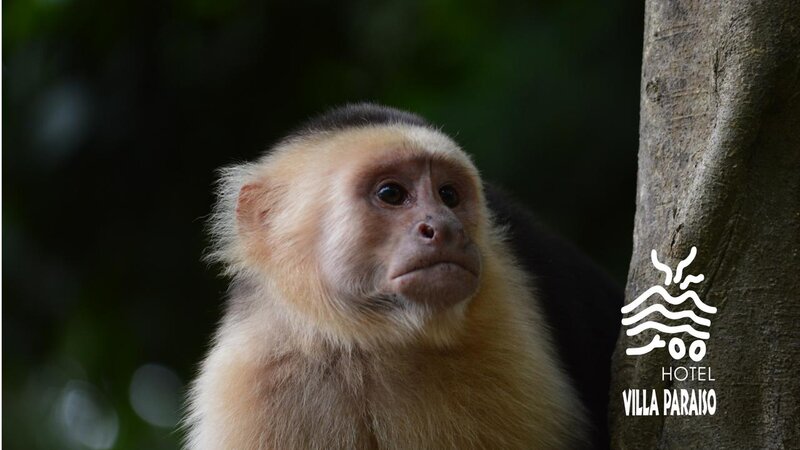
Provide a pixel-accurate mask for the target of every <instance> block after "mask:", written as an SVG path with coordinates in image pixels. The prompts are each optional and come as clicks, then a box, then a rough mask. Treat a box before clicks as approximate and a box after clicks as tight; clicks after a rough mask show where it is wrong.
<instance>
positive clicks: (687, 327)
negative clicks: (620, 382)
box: [622, 247, 717, 361]
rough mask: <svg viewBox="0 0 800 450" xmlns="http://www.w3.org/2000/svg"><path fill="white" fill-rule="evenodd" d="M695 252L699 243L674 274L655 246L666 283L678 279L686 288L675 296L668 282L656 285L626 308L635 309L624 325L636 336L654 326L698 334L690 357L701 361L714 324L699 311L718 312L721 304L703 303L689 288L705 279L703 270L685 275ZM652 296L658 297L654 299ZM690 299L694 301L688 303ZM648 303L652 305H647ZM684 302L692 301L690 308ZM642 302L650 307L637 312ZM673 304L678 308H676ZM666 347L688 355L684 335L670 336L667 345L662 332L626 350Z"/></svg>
mask: <svg viewBox="0 0 800 450" xmlns="http://www.w3.org/2000/svg"><path fill="white" fill-rule="evenodd" d="M695 256H697V247H692V250H691V251H690V252H689V256H687V257H686V259H684V260H682V261H681V262H680V263H678V267H677V268H676V269H675V276H674V277H673V276H672V269H671V268H670V267H669V266H668V265H666V264H664V263H662V262H660V261H659V260H658V255H657V254H656V251H655V249H653V250H652V251H651V252H650V259H651V260H652V262H653V266H654V267H655V268H656V269H658V270H660V271H662V272H664V275H665V278H664V286H669V285H670V283H675V284H676V285H678V286H679V287H680V290H681V291H683V292H682V293H681V294H680V295H679V296H677V297H673V296H672V295H670V294H669V292H667V290H666V289H664V286H661V285H655V286H653V287H651V288H650V289H648V290H646V291H644V293H642V294H641V295H640V296H638V297H636V299H635V300H634V301H632V302H630V303H629V304H627V305H625V306H624V307H623V308H622V314H629V313H631V315H629V316H627V317H623V318H622V325H624V326H627V327H631V328H628V330H627V331H626V332H625V333H626V334H627V335H628V336H636V335H637V334H639V333H641V332H643V331H645V330H651V329H652V330H657V331H658V332H659V333H664V334H678V333H686V334H688V335H690V336H692V337H694V338H696V339H695V340H693V341H692V342H691V343H690V344H689V348H688V353H689V357H690V358H691V359H692V360H693V361H701V360H702V359H703V357H704V356H705V355H706V343H705V341H706V340H708V338H709V337H710V334H709V332H708V328H709V327H710V326H711V320H710V319H708V318H707V317H703V316H702V315H699V314H698V312H700V313H701V314H702V313H705V314H716V312H717V308H715V307H713V306H709V305H707V304H705V303H703V301H702V300H700V297H698V295H697V293H696V292H695V291H693V290H691V289H687V288H689V286H690V285H691V284H696V283H700V282H702V281H703V279H704V277H703V274H697V275H686V276H685V277H684V276H683V272H684V270H685V269H686V268H687V267H688V266H689V264H691V263H692V261H694V258H695ZM679 283H680V284H679ZM652 298H655V300H651V299H652ZM659 298H660V299H662V300H664V302H666V305H669V306H670V307H669V308H668V307H667V306H665V304H664V303H660V302H658V299H659ZM687 300H691V301H692V302H691V303H687ZM648 303H649V306H647V304H648ZM684 304H689V305H690V306H689V308H683V309H681V308H682V305H684ZM641 305H644V306H646V307H644V308H642V309H640V310H639V311H638V312H635V310H637V308H639V307H640V306H641ZM673 306H674V307H676V309H672V307H673ZM664 319H668V320H664ZM645 320H646V321H645ZM662 322H667V323H662ZM687 322H688V323H687ZM637 324H638V325H637ZM664 347H668V350H669V354H670V356H672V358H673V359H676V360H680V359H683V357H684V356H686V353H687V347H686V343H684V341H683V339H681V338H680V337H673V338H672V339H670V340H669V346H667V343H666V342H665V341H664V340H663V339H661V335H660V334H656V335H655V336H653V339H652V340H651V341H650V343H649V344H647V345H644V346H642V347H632V348H628V349H626V350H625V353H626V354H628V355H630V356H639V355H645V354H647V353H650V352H651V351H653V350H654V349H656V348H664Z"/></svg>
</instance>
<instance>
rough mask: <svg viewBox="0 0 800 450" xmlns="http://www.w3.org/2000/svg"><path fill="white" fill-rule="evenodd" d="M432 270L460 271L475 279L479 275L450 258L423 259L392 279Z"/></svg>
mask: <svg viewBox="0 0 800 450" xmlns="http://www.w3.org/2000/svg"><path fill="white" fill-rule="evenodd" d="M432 269H441V270H443V271H452V270H454V269H455V270H460V271H464V272H467V273H469V274H470V275H472V276H473V277H477V276H478V273H477V270H476V269H473V268H471V267H469V265H467V264H465V263H462V262H460V261H456V260H455V259H450V258H435V259H430V258H429V259H423V260H421V261H418V262H417V263H416V264H414V265H412V266H410V267H408V268H406V269H404V270H402V271H400V273H399V274H397V275H395V276H393V277H391V278H392V279H393V280H397V279H400V278H404V277H406V276H409V275H413V274H416V273H419V272H423V271H428V270H432Z"/></svg>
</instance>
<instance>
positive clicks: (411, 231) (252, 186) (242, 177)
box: [218, 124, 489, 336]
mask: <svg viewBox="0 0 800 450" xmlns="http://www.w3.org/2000/svg"><path fill="white" fill-rule="evenodd" d="M236 170H238V173H236V174H234V175H235V176H229V177H228V179H229V180H231V183H232V184H233V186H229V187H228V189H229V190H231V187H233V188H236V187H237V186H238V190H237V191H236V192H235V194H230V195H229V197H230V198H229V200H231V202H230V203H231V204H235V214H229V215H234V216H235V217H236V221H235V223H233V224H229V226H228V227H227V230H228V231H227V232H228V234H230V235H232V236H230V238H229V239H228V240H227V244H228V245H227V248H228V250H227V255H228V259H229V261H228V262H229V263H230V266H231V267H232V268H233V271H234V272H246V273H247V274H248V276H257V277H261V278H262V280H264V279H265V280H266V281H268V284H269V285H271V286H274V287H275V289H276V290H277V291H278V292H279V293H280V294H279V295H278V297H280V300H275V301H283V302H285V303H286V304H287V305H288V306H289V309H290V310H291V311H293V312H294V313H297V314H299V315H301V316H302V317H304V318H306V319H310V320H311V321H312V322H313V323H314V326H316V327H318V328H320V329H327V328H334V329H335V330H336V331H335V334H336V335H337V336H342V335H347V334H348V333H349V334H351V335H358V334H359V333H360V330H363V329H367V328H368V329H369V332H368V333H365V335H369V336H376V335H380V334H381V332H380V331H384V332H386V331H390V332H393V333H394V334H398V332H400V333H399V334H401V335H407V334H408V333H407V332H409V331H411V332H417V333H418V332H420V331H421V330H423V329H424V328H426V325H429V324H430V323H431V322H437V320H438V322H441V320H439V319H442V318H443V317H447V318H449V319H448V320H450V321H451V322H452V321H453V320H456V319H454V317H455V316H457V315H458V314H459V311H460V312H462V313H463V310H464V309H465V307H466V305H467V303H468V302H469V300H470V299H471V298H472V297H473V296H474V295H475V294H476V292H477V291H478V290H479V287H480V280H481V270H482V257H483V255H482V251H481V249H482V248H485V245H484V242H486V240H487V237H486V233H487V232H488V229H489V227H488V224H487V223H488V218H487V217H488V212H487V208H486V205H485V201H484V198H483V189H482V185H481V180H480V177H479V175H478V172H477V170H476V169H475V166H474V165H473V164H472V162H471V161H470V159H469V157H468V156H467V155H466V154H465V153H464V152H463V151H461V150H460V149H459V148H458V146H457V145H456V144H455V143H454V142H453V141H452V140H451V139H450V138H449V137H447V136H446V135H444V134H442V133H440V132H438V131H436V130H433V129H431V128H429V127H426V126H412V125H408V124H382V125H370V126H361V127H347V128H344V129H339V130H329V131H325V132H316V133H307V134H304V135H300V136H294V137H292V138H290V139H288V140H286V141H284V142H283V143H281V144H279V145H278V146H277V147H276V148H275V149H273V151H271V152H270V153H268V154H267V155H266V156H265V157H264V158H262V159H261V160H260V161H259V162H257V163H255V164H251V165H247V166H245V167H239V168H237V169H236ZM223 179H225V177H223ZM223 188H225V186H223ZM223 198H224V196H223ZM218 229H220V230H223V231H225V229H223V227H218ZM231 231H232V232H231ZM219 234H220V233H218V235H219ZM223 238H224V236H223ZM223 249H224V248H223ZM376 327H378V328H380V329H382V330H378V332H377V333H376V330H375V329H374V328H376ZM342 328H345V330H344V333H343V330H342ZM412 334H413V333H412Z"/></svg>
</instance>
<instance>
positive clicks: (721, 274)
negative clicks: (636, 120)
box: [610, 0, 800, 449]
mask: <svg viewBox="0 0 800 450" xmlns="http://www.w3.org/2000/svg"><path fill="white" fill-rule="evenodd" d="M643 53H644V57H643V66H642V87H641V123H640V147H639V172H638V187H637V194H636V202H637V207H636V219H635V230H634V244H633V255H632V259H631V266H630V270H629V274H628V284H627V287H626V293H625V295H626V304H629V303H631V302H634V300H635V299H637V297H639V296H640V295H642V294H643V293H645V292H646V291H648V289H649V288H651V287H653V286H656V285H660V286H663V287H664V288H665V289H666V290H667V291H668V292H669V294H671V295H672V296H674V297H673V298H675V299H677V298H679V297H680V294H682V293H684V292H686V291H687V290H694V291H695V292H696V293H697V294H698V299H700V300H701V301H702V302H703V303H705V304H707V305H710V306H711V307H715V308H716V309H717V310H716V313H713V314H710V313H707V312H702V311H701V310H699V309H698V308H697V307H696V306H695V305H696V303H695V304H694V305H693V304H692V303H693V301H692V300H691V299H690V298H689V299H687V300H686V301H685V302H683V303H681V304H678V305H676V304H671V303H667V302H663V301H661V299H662V298H664V297H663V296H658V295H653V296H651V297H649V299H647V300H646V301H645V302H644V303H642V304H641V306H638V307H637V308H635V309H633V311H631V312H628V313H626V314H624V315H623V316H624V317H631V316H632V315H634V314H636V313H638V312H640V311H641V310H643V309H644V308H645V307H646V306H648V305H650V304H652V303H654V302H657V303H661V304H662V305H664V306H665V307H667V309H669V310H671V311H679V310H686V309H692V310H693V311H695V312H696V313H697V314H698V315H702V316H703V317H705V318H707V319H709V320H710V321H711V325H710V326H702V325H698V324H696V323H693V322H692V320H691V319H686V318H685V317H682V318H680V319H674V320H672V319H667V318H665V317H664V316H663V315H660V314H659V313H653V314H652V315H648V316H647V319H645V320H653V321H657V322H661V323H662V324H667V325H672V326H675V325H683V324H690V325H692V326H693V328H695V329H697V330H700V331H705V332H708V333H709V335H710V337H708V338H707V339H698V338H696V337H693V336H691V335H689V334H688V333H686V332H681V333H678V334H670V333H669V332H664V331H663V330H654V329H646V330H645V331H642V332H640V333H638V334H637V333H632V335H629V332H630V331H635V330H634V329H633V327H635V326H636V325H638V323H637V324H636V325H631V326H625V325H624V324H623V329H622V332H621V334H620V338H619V340H618V342H617V349H616V353H615V355H614V363H613V371H612V376H613V381H612V389H611V405H610V412H611V430H612V446H613V447H614V448H630V449H643V448H679V449H684V448H735V449H740V448H752V449H755V448H798V446H800V2H797V1H796V0H769V1H767V0H765V1H750V2H748V1H726V0H713V1H712V0H709V1H656V0H648V1H647V5H646V11H645V36H644V52H643ZM692 247H696V248H697V255H696V258H694V261H693V262H692V263H691V264H690V265H689V266H688V267H686V268H685V269H684V272H685V273H686V274H700V273H702V274H704V277H705V278H704V281H702V282H699V283H696V284H690V285H689V286H688V287H686V288H685V289H682V286H681V283H676V282H674V279H673V280H672V282H670V283H669V284H668V285H667V283H666V281H665V273H666V272H665V271H661V270H658V269H657V268H655V267H654V264H653V263H652V262H651V250H655V251H656V253H657V258H658V260H660V262H661V263H665V264H666V265H667V266H670V267H671V268H672V274H676V266H677V265H678V263H679V262H680V261H681V260H683V259H684V258H686V257H687V255H689V253H690V250H691V248H692ZM684 279H685V278H684ZM643 322H644V321H643ZM643 322H642V323H643ZM656 334H659V335H660V337H661V338H662V339H663V341H665V342H666V343H669V342H670V340H671V339H672V338H679V339H681V340H682V341H683V342H684V343H685V344H686V348H687V349H689V348H690V343H691V342H693V341H695V340H697V341H702V342H704V343H705V344H706V353H705V355H704V356H703V357H702V358H700V360H699V361H695V360H693V359H692V358H690V357H689V356H688V355H687V356H684V357H682V358H679V359H675V356H677V355H678V354H679V353H677V352H676V354H675V355H673V354H672V353H671V352H670V349H669V346H667V347H665V348H655V349H654V350H652V351H651V352H649V353H647V354H643V355H638V356H637V355H628V354H627V353H626V350H627V349H630V348H634V347H641V346H644V345H646V344H648V343H650V342H651V340H652V339H653V337H654V336H655V335H656ZM676 345H677V344H676ZM698 345H700V344H698ZM676 350H679V348H678V347H676ZM677 367H685V368H687V369H688V370H687V371H686V373H687V374H688V377H687V379H686V380H684V381H679V380H678V379H677V378H683V375H684V372H683V371H682V369H678V371H675V368H677ZM692 367H706V368H710V369H707V370H710V373H711V375H710V376H708V375H705V376H701V377H698V376H697V373H695V377H694V380H693V379H692V378H693V377H692V376H691V375H692V374H691V372H690V369H691V368H692ZM670 370H672V371H673V375H674V376H673V378H672V379H670V377H669V376H668V375H666V376H665V375H664V374H663V372H664V371H667V372H668V373H669V371H670ZM707 373H708V372H706V374H707ZM676 377H677V378H676ZM698 378H702V379H703V380H699V379H698ZM709 378H711V379H713V381H712V380H709ZM629 389H642V390H644V393H645V394H646V396H647V397H646V399H645V400H644V404H645V405H647V406H649V405H650V401H651V399H650V397H651V394H652V393H655V395H656V398H657V402H658V403H657V406H658V411H648V412H649V413H651V415H649V416H645V415H639V416H636V415H634V414H635V413H636V410H635V409H633V407H632V406H631V407H630V410H628V411H626V408H625V402H624V397H623V394H624V393H629V391H628V390H629ZM665 389H666V390H668V391H669V392H672V391H673V390H680V389H686V390H687V393H688V395H691V393H695V394H698V397H700V398H701V399H702V397H701V396H700V395H699V394H701V391H700V390H706V393H708V391H709V390H711V389H713V390H714V393H715V398H716V409H715V412H714V414H713V415H712V414H710V412H709V411H708V410H707V411H705V414H703V415H673V410H672V408H666V409H665V408H664V396H665V393H664V390H665ZM633 392H634V393H635V395H638V397H637V398H638V399H639V403H642V398H641V394H642V391H633ZM678 392H679V391H678ZM626 395H630V394H626ZM673 396H674V395H670V397H673ZM628 398H629V400H630V397H628ZM707 399H708V397H706V400H707ZM670 403H671V402H670ZM675 405H677V404H675ZM626 412H627V414H626ZM639 412H640V413H643V412H642V411H641V410H640V411H639ZM654 412H655V413H656V414H653V413H654ZM678 412H683V413H687V411H685V410H684V411H681V408H678Z"/></svg>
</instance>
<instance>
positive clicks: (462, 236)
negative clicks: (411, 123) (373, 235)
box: [367, 159, 481, 308]
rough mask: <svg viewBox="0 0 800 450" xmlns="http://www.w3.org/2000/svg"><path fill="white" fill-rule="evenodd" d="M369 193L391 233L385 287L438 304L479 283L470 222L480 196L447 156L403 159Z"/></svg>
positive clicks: (377, 217) (463, 295) (373, 211)
mask: <svg viewBox="0 0 800 450" xmlns="http://www.w3.org/2000/svg"><path fill="white" fill-rule="evenodd" d="M390 169H391V170H390V171H388V172H386V173H384V174H382V175H380V176H378V177H377V181H376V182H375V183H374V187H373V188H372V189H370V190H369V191H368V192H367V195H368V196H369V198H368V199H367V200H368V202H369V204H370V214H369V215H370V216H372V219H371V220H372V221H377V223H380V224H381V225H382V227H381V228H383V229H384V230H385V232H387V234H386V241H385V243H384V248H383V249H382V250H383V251H382V253H384V254H385V255H386V271H385V278H384V280H382V281H383V283H382V286H380V287H381V288H382V290H385V291H386V292H387V293H389V294H393V295H398V296H401V297H402V298H403V299H405V300H407V301H411V302H415V303H420V304H424V305H428V306H432V307H435V308H438V307H448V306H452V305H454V304H456V303H458V302H461V301H463V300H465V299H467V298H469V297H470V296H472V295H473V294H474V293H475V292H476V290H477V288H478V280H479V277H480V270H481V259H480V253H479V251H478V248H477V246H476V245H475V243H474V242H473V240H472V239H471V236H470V230H468V229H467V226H466V225H465V222H466V221H467V220H468V216H469V213H470V211H469V210H470V208H471V207H472V205H470V203H472V202H474V201H475V199H474V197H473V196H472V195H471V192H469V189H466V188H463V185H464V181H465V180H461V179H459V177H458V175H457V172H456V171H455V170H451V168H450V167H449V166H448V164H446V163H445V162H442V161H431V160H430V159H417V160H410V161H400V162H397V163H395V164H394V165H393V167H391V168H390Z"/></svg>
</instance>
